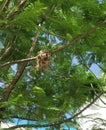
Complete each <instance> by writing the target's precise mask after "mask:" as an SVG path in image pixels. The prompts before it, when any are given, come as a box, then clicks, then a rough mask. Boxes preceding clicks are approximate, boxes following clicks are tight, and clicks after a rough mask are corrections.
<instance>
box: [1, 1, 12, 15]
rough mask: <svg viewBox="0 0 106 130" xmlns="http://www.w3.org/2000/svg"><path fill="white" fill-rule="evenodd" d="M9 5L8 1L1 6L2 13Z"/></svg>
mask: <svg viewBox="0 0 106 130" xmlns="http://www.w3.org/2000/svg"><path fill="white" fill-rule="evenodd" d="M9 3H10V0H6V1H5V3H4V5H3V7H2V11H3V12H4V11H6V8H7V7H8V5H9Z"/></svg>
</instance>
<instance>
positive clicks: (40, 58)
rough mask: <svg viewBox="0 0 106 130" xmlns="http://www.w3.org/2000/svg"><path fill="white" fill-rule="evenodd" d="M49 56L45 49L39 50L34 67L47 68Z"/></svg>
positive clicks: (38, 68)
mask: <svg viewBox="0 0 106 130" xmlns="http://www.w3.org/2000/svg"><path fill="white" fill-rule="evenodd" d="M50 57H51V53H50V51H47V50H41V51H39V52H38V55H37V57H36V61H37V65H36V69H37V70H48V68H49V64H50Z"/></svg>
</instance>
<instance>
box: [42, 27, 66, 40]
mask: <svg viewBox="0 0 106 130" xmlns="http://www.w3.org/2000/svg"><path fill="white" fill-rule="evenodd" d="M41 30H42V31H43V32H44V33H48V34H50V35H53V36H56V37H59V38H62V39H66V38H65V37H64V36H61V35H59V34H56V33H53V32H50V31H48V30H45V29H41Z"/></svg>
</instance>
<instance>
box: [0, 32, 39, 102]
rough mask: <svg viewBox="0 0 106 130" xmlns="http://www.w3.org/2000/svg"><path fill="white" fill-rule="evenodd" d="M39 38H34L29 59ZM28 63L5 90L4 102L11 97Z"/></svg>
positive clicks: (22, 66) (24, 64) (20, 69)
mask: <svg viewBox="0 0 106 130" xmlns="http://www.w3.org/2000/svg"><path fill="white" fill-rule="evenodd" d="M37 38H38V34H36V35H35V37H34V41H33V42H32V46H31V48H30V50H29V53H28V55H27V57H28V58H29V57H30V56H31V54H32V52H33V50H34V47H35V44H36V42H37ZM27 63H28V62H27V61H25V62H24V63H23V64H22V65H21V67H20V68H19V70H18V71H17V73H16V75H15V76H14V78H13V80H12V81H11V82H10V83H9V84H7V85H6V87H5V88H4V91H3V94H2V101H8V98H9V95H10V93H11V91H12V90H13V89H14V87H15V84H16V83H17V82H18V80H19V79H20V77H21V75H22V74H23V72H24V69H25V67H26V65H27Z"/></svg>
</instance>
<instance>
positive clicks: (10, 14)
mask: <svg viewBox="0 0 106 130" xmlns="http://www.w3.org/2000/svg"><path fill="white" fill-rule="evenodd" d="M26 1H27V0H21V1H20V2H19V3H18V4H17V5H16V6H17V7H18V10H17V11H15V12H14V7H13V9H11V10H10V12H9V13H8V15H7V18H8V19H9V18H12V17H13V16H14V15H15V14H16V13H17V12H18V11H20V9H22V8H23V6H24V5H25V3H26Z"/></svg>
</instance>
